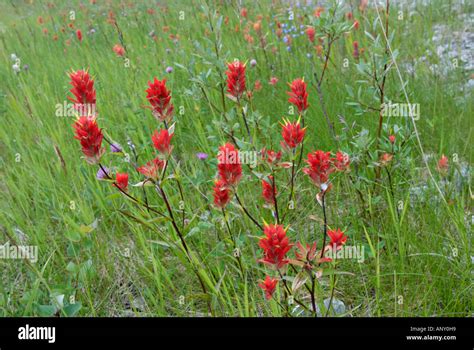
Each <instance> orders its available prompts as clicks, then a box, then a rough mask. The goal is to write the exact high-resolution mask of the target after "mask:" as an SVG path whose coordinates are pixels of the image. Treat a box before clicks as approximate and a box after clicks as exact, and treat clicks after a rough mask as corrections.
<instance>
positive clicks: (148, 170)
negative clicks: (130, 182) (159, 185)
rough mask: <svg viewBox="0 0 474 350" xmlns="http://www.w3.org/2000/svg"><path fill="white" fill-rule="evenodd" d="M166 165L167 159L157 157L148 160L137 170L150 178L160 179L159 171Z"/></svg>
mask: <svg viewBox="0 0 474 350" xmlns="http://www.w3.org/2000/svg"><path fill="white" fill-rule="evenodd" d="M164 166H165V161H163V160H161V159H160V158H159V157H156V158H155V159H153V160H152V161H149V162H147V163H146V164H145V165H142V166H141V167H138V168H137V171H138V172H139V173H140V174H143V175H145V176H146V177H147V178H150V179H154V180H156V179H158V176H159V173H158V171H160V170H163V168H164Z"/></svg>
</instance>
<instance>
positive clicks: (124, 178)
mask: <svg viewBox="0 0 474 350" xmlns="http://www.w3.org/2000/svg"><path fill="white" fill-rule="evenodd" d="M114 186H116V187H118V188H120V189H121V190H122V191H124V192H127V190H128V174H127V173H117V174H115V183H114Z"/></svg>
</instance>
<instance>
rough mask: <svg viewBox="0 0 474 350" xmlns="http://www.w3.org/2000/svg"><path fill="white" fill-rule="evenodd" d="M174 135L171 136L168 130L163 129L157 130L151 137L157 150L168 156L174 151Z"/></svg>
mask: <svg viewBox="0 0 474 350" xmlns="http://www.w3.org/2000/svg"><path fill="white" fill-rule="evenodd" d="M173 135H174V134H173V133H171V134H170V133H169V131H168V130H167V129H161V130H160V131H158V130H155V132H154V133H153V135H152V137H151V140H152V141H153V145H154V146H155V148H156V150H157V151H158V152H160V153H161V154H162V155H164V156H168V155H169V154H170V153H171V151H172V150H173V146H172V145H170V142H171V138H172V137H173Z"/></svg>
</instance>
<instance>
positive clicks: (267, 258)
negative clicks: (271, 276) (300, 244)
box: [259, 224, 292, 269]
mask: <svg viewBox="0 0 474 350" xmlns="http://www.w3.org/2000/svg"><path fill="white" fill-rule="evenodd" d="M263 233H264V234H265V237H263V238H261V239H260V242H259V246H260V248H262V249H263V255H264V256H263V259H260V260H259V261H260V262H262V263H264V264H269V265H272V266H274V267H275V268H276V269H280V268H282V267H283V266H285V265H286V264H288V259H286V253H288V251H289V250H290V249H291V247H292V244H290V243H289V240H288V237H287V236H286V231H285V229H284V228H283V226H282V225H274V224H270V225H265V226H264V228H263Z"/></svg>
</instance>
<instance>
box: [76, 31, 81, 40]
mask: <svg viewBox="0 0 474 350" xmlns="http://www.w3.org/2000/svg"><path fill="white" fill-rule="evenodd" d="M76 36H77V40H79V41H82V32H81V30H80V29H78V30H77V31H76Z"/></svg>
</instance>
